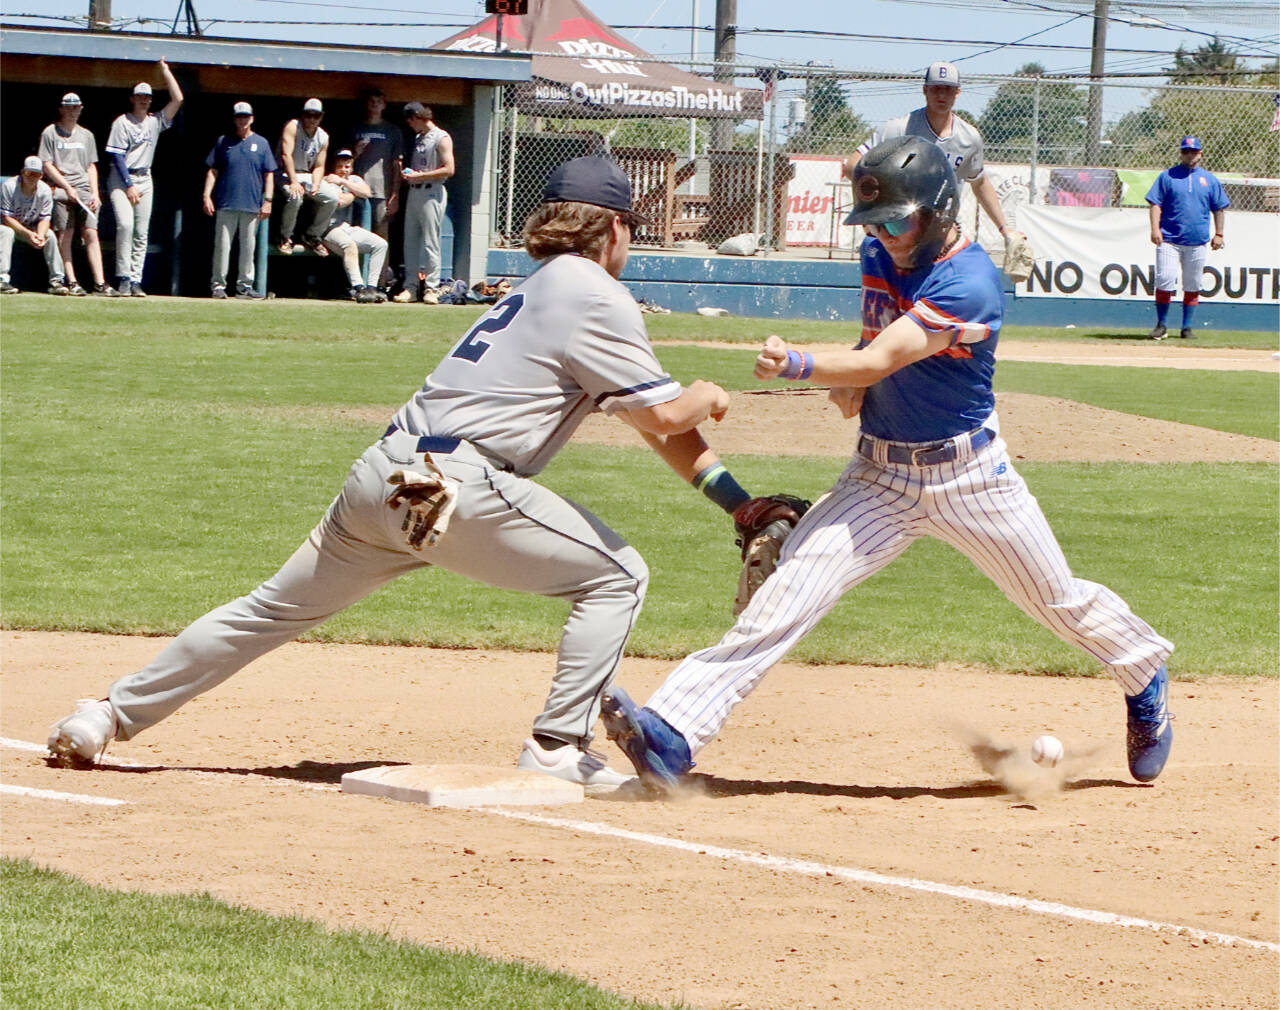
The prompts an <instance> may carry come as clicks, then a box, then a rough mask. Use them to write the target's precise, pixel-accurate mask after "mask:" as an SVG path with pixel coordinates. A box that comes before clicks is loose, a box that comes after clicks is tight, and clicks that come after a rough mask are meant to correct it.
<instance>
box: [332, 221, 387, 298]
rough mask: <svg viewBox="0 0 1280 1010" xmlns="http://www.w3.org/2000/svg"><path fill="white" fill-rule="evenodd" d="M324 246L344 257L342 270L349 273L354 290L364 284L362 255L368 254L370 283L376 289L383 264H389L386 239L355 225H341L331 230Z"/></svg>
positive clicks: (349, 279)
mask: <svg viewBox="0 0 1280 1010" xmlns="http://www.w3.org/2000/svg"><path fill="white" fill-rule="evenodd" d="M324 244H325V245H326V246H328V247H329V249H330V250H331V251H332V252H336V253H337V254H338V255H339V256H341V257H342V269H343V270H345V271H346V272H347V280H348V281H349V282H350V283H351V286H352V287H353V288H355V287H360V286H361V285H362V284H364V275H363V274H362V273H361V272H360V254H361V253H368V254H369V282H370V283H371V284H372V285H373V286H374V287H377V286H378V282H379V280H380V278H381V277H382V267H383V264H385V263H386V262H387V240H386V239H385V238H382V237H381V236H378V235H375V234H374V233H373V232H371V231H366V230H365V229H363V228H357V227H356V226H355V225H351V224H340V225H338V226H337V227H336V228H330V229H329V232H328V234H326V235H325V237H324Z"/></svg>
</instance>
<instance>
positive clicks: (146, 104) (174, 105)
mask: <svg viewBox="0 0 1280 1010" xmlns="http://www.w3.org/2000/svg"><path fill="white" fill-rule="evenodd" d="M160 75H161V76H162V77H163V78H164V86H165V88H166V89H167V90H168V92H169V101H168V103H167V104H166V105H165V107H164V108H163V109H161V110H160V111H159V112H158V113H156V112H152V111H151V100H152V98H153V97H154V96H153V94H152V91H151V85H150V84H148V83H147V82H146V81H142V82H140V83H139V84H137V85H136V86H135V87H134V89H133V95H132V96H131V98H130V104H131V105H132V108H131V109H130V110H129V111H128V112H126V113H125V114H124V115H122V116H117V117H116V120H115V122H114V123H112V124H111V133H110V135H109V136H108V137H107V155H108V156H109V157H110V158H111V168H110V169H109V170H108V171H107V199H108V200H109V201H110V202H111V209H112V210H113V211H114V212H115V215H116V281H117V283H118V284H119V286H118V287H117V288H116V290H117V291H119V292H120V294H122V295H132V296H133V297H134V298H145V297H146V295H147V293H146V292H145V291H143V290H142V267H143V265H144V264H145V262H146V258H147V239H148V236H149V232H150V227H151V203H152V199H153V197H154V196H155V180H154V179H153V178H152V176H151V164H152V162H153V161H154V159H155V156H156V141H158V140H159V139H160V134H161V133H163V132H164V131H165V130H167V129H169V127H171V126H172V125H173V121H174V118H175V117H176V116H177V115H178V110H179V109H180V108H182V89H181V88H180V87H178V82H177V80H176V79H175V78H174V76H173V73H172V72H171V71H170V70H169V64H167V63H166V62H165V61H164V60H161V61H160Z"/></svg>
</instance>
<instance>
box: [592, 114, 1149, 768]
mask: <svg viewBox="0 0 1280 1010" xmlns="http://www.w3.org/2000/svg"><path fill="white" fill-rule="evenodd" d="M853 189H854V196H855V203H854V209H853V212H852V213H851V214H850V215H849V219H848V221H847V223H849V224H861V225H863V226H864V228H865V229H866V231H867V238H866V240H865V241H864V242H863V244H862V249H861V254H862V283H863V289H862V339H861V340H860V342H859V344H858V346H857V348H855V349H852V350H843V349H840V350H823V351H819V352H817V353H815V354H808V353H801V352H799V351H796V350H793V349H790V348H788V347H787V345H786V344H785V343H784V342H783V341H782V340H781V339H780V338H778V337H770V338H769V339H768V340H767V341H766V342H765V345H764V349H763V350H762V352H761V353H760V355H759V356H758V357H757V359H756V367H755V375H756V377H757V378H759V379H773V378H783V379H811V380H812V381H813V382H815V383H818V384H820V385H827V386H830V387H831V394H830V395H831V399H832V400H833V401H834V402H835V403H836V404H837V405H838V406H839V407H840V409H841V412H842V413H843V414H844V416H845V417H847V418H849V417H854V416H855V415H858V416H860V419H861V425H862V430H861V433H860V434H859V437H858V439H857V442H856V450H857V451H856V453H855V454H854V456H853V459H852V461H851V462H850V463H849V465H848V467H847V468H846V469H845V471H844V473H843V474H841V476H840V479H839V480H838V481H837V482H836V484H835V486H834V487H833V488H832V489H831V490H830V491H829V492H827V494H826V495H824V496H823V497H822V498H821V499H820V500H819V501H818V502H817V503H816V504H815V505H814V506H813V508H812V509H810V510H809V511H808V512H807V513H806V514H805V516H804V517H803V518H802V519H801V520H800V522H799V524H798V525H797V526H796V528H795V530H794V532H793V533H792V534H791V535H790V537H788V539H787V540H786V542H785V544H784V545H783V548H782V553H781V557H780V559H779V564H778V567H777V569H776V570H775V571H774V572H773V574H772V575H770V576H769V577H768V578H767V579H766V580H765V582H764V584H763V585H762V586H761V587H760V589H759V590H758V591H757V592H756V594H755V596H754V597H753V598H752V600H751V602H750V604H748V606H747V607H746V609H745V610H743V612H742V614H741V616H740V617H739V619H738V622H737V624H735V625H734V627H733V628H732V629H731V630H730V631H729V632H728V633H727V634H726V635H725V636H724V638H722V639H721V640H720V642H719V643H718V644H717V645H713V646H711V647H710V648H707V649H703V650H702V651H700V652H696V653H694V654H693V655H691V656H689V657H688V658H687V659H685V660H684V661H683V662H682V663H681V664H680V665H679V666H678V667H677V668H676V669H675V670H674V671H673V672H672V673H671V675H670V676H669V677H668V678H667V679H666V681H665V682H664V683H663V684H662V686H661V687H659V688H658V690H657V692H656V693H655V694H654V696H653V697H652V698H651V699H650V700H649V703H648V705H646V706H645V707H644V708H640V707H638V706H637V705H636V704H635V703H634V702H633V701H632V700H631V699H630V698H629V697H628V696H627V694H626V692H624V691H622V690H619V689H617V688H614V689H613V690H612V691H611V693H610V694H609V695H608V696H606V698H605V701H604V709H603V716H604V721H605V726H606V727H607V729H608V732H609V736H610V738H611V739H613V740H615V741H616V742H617V743H618V745H619V746H620V747H621V748H622V750H623V751H624V753H626V755H627V757H628V758H629V759H630V760H631V762H632V764H634V765H635V767H636V771H637V772H638V773H639V774H640V776H641V778H642V779H643V781H644V782H645V783H646V784H647V785H648V786H650V787H651V788H653V789H655V790H656V791H659V792H665V791H668V790H670V789H671V788H672V787H674V786H676V785H677V784H678V782H679V780H680V778H681V776H683V775H684V774H685V773H687V772H688V771H689V769H690V768H691V767H692V766H693V760H692V759H693V757H694V755H696V754H697V752H698V751H699V750H700V749H701V748H702V747H704V746H706V744H708V743H709V742H710V741H711V740H712V739H714V738H715V736H716V734H717V733H718V732H719V731H720V728H721V727H722V726H723V725H724V723H725V722H726V720H727V719H728V717H729V713H730V712H731V711H732V710H733V708H734V707H735V706H736V705H737V704H738V703H739V702H740V701H742V700H743V699H744V698H746V696H747V695H748V694H750V693H751V692H752V691H753V690H754V689H755V688H756V686H757V685H758V684H759V683H760V681H761V680H762V679H763V677H764V675H765V674H766V673H767V672H768V671H769V669H770V668H771V667H772V666H773V665H774V664H775V663H777V662H779V661H780V660H781V659H782V658H783V657H784V656H785V655H786V654H787V653H788V652H789V651H790V650H791V649H792V648H793V647H794V646H795V645H796V644H797V643H799V641H800V640H801V639H802V638H803V637H804V636H805V635H806V634H807V633H808V632H809V630H810V629H811V628H813V627H814V626H815V625H816V624H817V623H818V621H819V620H821V619H822V617H823V615H825V614H826V613H827V612H828V611H829V610H831V608H832V607H834V606H835V605H836V603H837V602H838V601H839V600H840V598H841V597H842V596H843V595H844V594H845V593H846V592H848V591H849V590H850V589H852V588H853V587H854V586H856V585H858V584H859V583H860V582H862V581H864V580H865V579H867V578H869V577H870V576H871V575H873V574H875V573H876V572H877V571H879V570H880V569H882V568H883V567H884V566H885V565H887V564H889V562H891V561H893V560H894V558H896V557H898V556H899V555H900V554H902V552H903V551H905V550H906V549H907V547H909V546H910V545H911V543H912V542H913V541H915V540H916V539H918V538H919V537H924V536H929V537H935V538H937V539H939V540H942V541H945V542H946V543H949V544H951V545H952V546H953V547H955V548H956V549H957V550H959V551H961V552H962V553H963V554H964V555H965V556H966V557H968V558H969V559H970V560H971V561H973V563H974V564H975V565H976V566H977V567H978V569H979V570H980V571H981V572H983V574H985V575H986V576H987V577H988V578H989V579H991V580H992V581H993V582H994V583H995V584H996V585H997V586H999V587H1000V589H1001V590H1002V591H1003V592H1004V593H1005V595H1006V596H1008V598H1009V599H1010V600H1012V601H1013V603H1015V604H1016V605H1017V606H1018V607H1019V609H1021V610H1022V611H1023V612H1024V613H1026V614H1027V615H1028V616H1030V617H1032V618H1034V619H1035V620H1037V621H1039V622H1040V623H1041V624H1042V625H1044V626H1045V627H1046V628H1048V629H1049V630H1050V631H1052V632H1053V633H1054V634H1055V635H1057V636H1058V637H1059V638H1061V639H1063V640H1064V641H1066V642H1069V643H1070V644H1072V645H1076V646H1078V647H1079V648H1081V649H1083V650H1084V651H1085V652H1087V653H1089V654H1090V655H1091V656H1094V657H1095V658H1096V659H1097V660H1098V661H1099V662H1100V663H1102V664H1103V665H1104V666H1105V667H1106V669H1107V670H1108V672H1109V673H1110V674H1111V675H1112V677H1114V678H1115V679H1116V681H1118V682H1119V684H1120V686H1121V687H1122V688H1123V689H1124V692H1125V695H1126V700H1127V703H1128V738H1127V747H1128V760H1129V770H1130V772H1131V774H1132V775H1133V777H1134V778H1135V779H1138V780H1139V781H1141V782H1149V781H1151V780H1152V779H1154V778H1156V776H1158V775H1159V774H1160V772H1161V770H1162V769H1163V768H1164V765H1165V762H1166V760H1167V759H1168V756H1169V750H1170V746H1171V744H1172V741H1173V732H1172V729H1171V727H1170V724H1169V713H1168V708H1167V703H1166V697H1167V691H1168V677H1167V674H1166V671H1165V660H1166V659H1167V658H1168V656H1169V654H1170V652H1172V649H1173V647H1172V645H1171V644H1170V643H1169V642H1167V641H1166V640H1165V639H1163V638H1161V637H1160V636H1159V635H1158V634H1156V633H1155V631H1153V630H1152V629H1151V628H1150V627H1149V626H1148V625H1147V624H1146V622H1144V621H1142V620H1141V619H1140V618H1138V617H1136V616H1135V615H1134V614H1133V613H1132V612H1131V611H1130V610H1129V607H1128V606H1127V605H1126V604H1125V602H1124V601H1123V600H1122V599H1120V598H1119V597H1118V596H1116V594H1115V593H1113V592H1111V590H1109V589H1107V588H1106V587H1105V586H1101V585H1098V584H1097V583H1094V582H1087V581H1085V580H1083V579H1078V578H1075V577H1074V576H1073V575H1072V573H1071V568H1070V566H1069V565H1068V564H1067V560H1066V558H1065V557H1064V556H1063V553H1062V550H1061V548H1060V547H1059V546H1058V542H1057V539H1056V538H1055V537H1054V535H1053V531H1052V530H1051V529H1050V528H1049V524H1048V522H1047V521H1046V520H1045V517H1044V514H1043V513H1042V512H1041V510H1040V506H1039V504H1038V503H1037V502H1036V500H1035V498H1034V497H1033V496H1032V495H1031V492H1030V491H1029V490H1028V489H1027V486H1026V484H1025V483H1024V482H1023V480H1022V478H1021V477H1020V476H1019V475H1018V474H1017V472H1016V471H1015V470H1014V468H1013V464H1012V463H1011V462H1010V460H1009V456H1008V453H1007V451H1006V447H1005V444H1004V441H1003V440H1002V439H1001V437H1000V426H999V421H998V419H997V417H996V413H995V396H994V393H993V392H992V385H991V384H992V378H993V376H994V372H995V350H996V343H997V340H998V339H999V335H1000V326H1001V321H1002V319H1003V315H1004V296H1003V292H1002V290H1001V285H1000V277H999V274H998V273H997V271H996V268H995V266H994V265H993V264H992V263H991V260H990V259H989V258H988V257H987V254H986V253H985V252H984V251H983V250H982V249H981V247H979V246H977V245H975V244H973V243H972V242H970V241H969V240H968V239H967V238H966V237H965V236H964V235H962V234H961V232H960V229H959V227H958V226H957V224H956V210H957V207H958V203H959V199H958V194H957V187H956V180H955V175H954V173H953V171H952V169H951V165H950V163H949V162H948V160H947V158H946V156H945V155H944V154H943V153H942V152H941V151H940V149H939V148H938V147H937V146H936V145H935V144H933V143H930V142H929V141H927V140H922V139H920V138H918V137H897V138H894V139H892V140H888V141H886V142H884V143H883V144H880V145H878V146H876V147H874V148H872V149H871V150H870V151H869V152H868V153H867V155H866V157H865V158H863V159H862V160H861V161H860V162H859V164H858V165H857V167H856V168H855V170H854V174H853ZM920 605H921V606H929V605H930V601H929V600H927V599H921V600H920Z"/></svg>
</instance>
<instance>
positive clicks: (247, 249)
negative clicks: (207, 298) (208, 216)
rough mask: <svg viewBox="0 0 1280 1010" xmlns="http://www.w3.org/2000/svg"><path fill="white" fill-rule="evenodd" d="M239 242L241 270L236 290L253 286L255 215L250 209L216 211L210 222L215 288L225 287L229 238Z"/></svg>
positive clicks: (229, 251)
mask: <svg viewBox="0 0 1280 1010" xmlns="http://www.w3.org/2000/svg"><path fill="white" fill-rule="evenodd" d="M233 236H235V237H238V238H239V240H240V270H239V273H238V275H237V277H236V290H237V291H248V290H249V289H250V288H251V287H253V274H254V260H253V254H254V252H255V251H256V249H257V247H258V215H257V213H256V212H255V211H251V210H219V211H218V213H217V214H216V215H215V216H214V219H213V277H212V285H213V287H215V288H225V287H226V286H227V268H228V267H230V265H231V239H232V237H233Z"/></svg>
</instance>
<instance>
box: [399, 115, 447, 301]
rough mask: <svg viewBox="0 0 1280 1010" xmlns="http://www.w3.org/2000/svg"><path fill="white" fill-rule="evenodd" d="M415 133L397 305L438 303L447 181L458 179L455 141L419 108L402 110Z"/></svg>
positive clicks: (406, 171)
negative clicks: (402, 279) (455, 167)
mask: <svg viewBox="0 0 1280 1010" xmlns="http://www.w3.org/2000/svg"><path fill="white" fill-rule="evenodd" d="M404 115H405V121H406V122H407V123H408V124H409V129H411V130H413V133H414V137H413V147H412V148H411V149H410V151H409V163H408V164H407V165H406V166H405V167H404V169H403V171H402V173H401V175H402V177H403V179H404V185H405V188H406V189H408V191H409V192H408V194H407V195H406V196H405V200H404V290H403V291H401V292H400V293H399V294H398V295H396V298H395V300H396V301H398V302H411V301H417V300H419V299H421V300H422V301H424V302H435V301H436V292H435V289H436V287H438V286H439V284H440V269H441V262H440V232H441V229H442V227H443V225H444V210H445V205H446V203H447V200H448V196H447V194H446V192H445V188H444V181H445V180H446V179H448V178H450V177H451V176H452V175H453V173H454V161H453V138H452V137H450V136H449V134H447V133H446V132H445V131H444V130H442V129H440V127H438V126H437V125H436V124H435V122H434V121H433V120H432V118H431V116H432V113H431V110H430V109H429V108H427V106H425V105H423V104H422V103H421V102H410V103H409V104H408V105H406V106H405V107H404Z"/></svg>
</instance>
